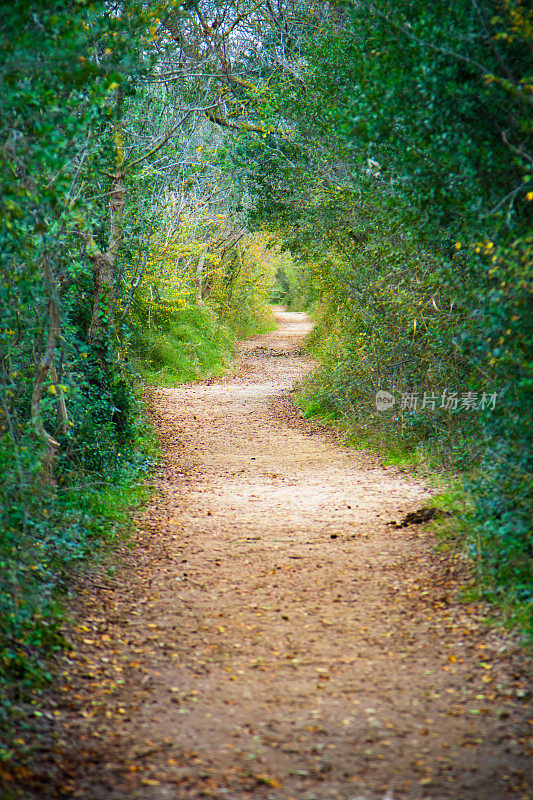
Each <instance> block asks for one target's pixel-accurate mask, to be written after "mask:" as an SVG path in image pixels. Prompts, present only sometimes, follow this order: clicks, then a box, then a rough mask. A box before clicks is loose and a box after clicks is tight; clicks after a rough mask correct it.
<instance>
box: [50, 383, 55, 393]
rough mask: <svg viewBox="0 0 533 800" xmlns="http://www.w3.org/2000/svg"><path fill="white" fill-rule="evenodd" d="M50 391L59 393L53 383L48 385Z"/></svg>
mask: <svg viewBox="0 0 533 800" xmlns="http://www.w3.org/2000/svg"><path fill="white" fill-rule="evenodd" d="M48 391H49V392H50V394H57V389H56V387H55V386H54V384H53V383H52V384H51V385H50V386H49V387H48Z"/></svg>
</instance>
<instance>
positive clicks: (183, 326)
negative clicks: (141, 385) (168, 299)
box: [130, 302, 233, 386]
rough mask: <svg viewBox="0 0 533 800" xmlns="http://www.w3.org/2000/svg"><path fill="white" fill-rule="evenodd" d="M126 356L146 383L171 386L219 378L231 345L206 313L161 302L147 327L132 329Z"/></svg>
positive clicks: (224, 330) (227, 334) (226, 333)
mask: <svg viewBox="0 0 533 800" xmlns="http://www.w3.org/2000/svg"><path fill="white" fill-rule="evenodd" d="M141 311H142V308H141V309H140V310H139V309H137V312H136V313H137V315H140V313H141ZM154 317H155V318H154ZM130 354H131V357H132V361H133V365H134V367H135V369H136V370H137V371H138V373H139V374H140V375H141V377H142V379H143V380H145V381H146V382H147V383H149V384H152V385H153V386H174V385H176V384H178V383H185V382H187V381H194V380H204V379H206V378H209V377H211V376H213V375H220V374H222V373H223V372H224V371H225V370H227V369H228V366H229V364H230V363H231V359H232V356H233V341H232V336H231V334H230V331H229V330H228V329H227V328H226V327H225V326H223V325H221V324H220V322H219V321H218V319H217V317H216V316H215V314H214V313H213V312H212V311H210V310H209V309H207V308H198V307H195V306H193V307H190V308H178V307H176V306H172V305H171V304H170V303H165V302H161V303H160V304H159V307H158V309H157V313H156V314H154V313H152V319H151V320H150V321H149V324H148V325H147V324H144V325H143V326H141V325H138V326H136V328H135V335H134V337H133V339H132V341H131V343H130Z"/></svg>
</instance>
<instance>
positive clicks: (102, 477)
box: [0, 0, 533, 724]
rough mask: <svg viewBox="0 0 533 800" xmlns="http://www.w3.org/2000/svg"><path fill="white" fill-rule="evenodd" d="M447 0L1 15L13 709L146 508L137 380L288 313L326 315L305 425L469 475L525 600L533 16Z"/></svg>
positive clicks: (497, 572)
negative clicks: (74, 599)
mask: <svg viewBox="0 0 533 800" xmlns="http://www.w3.org/2000/svg"><path fill="white" fill-rule="evenodd" d="M452 6H453V7H448V6H447V7H446V11H445V13H443V12H442V9H441V8H440V6H438V5H437V6H432V5H431V4H429V5H428V4H427V3H421V2H414V0H413V1H412V2H407V3H405V2H401V3H400V2H395V1H394V2H388V3H382V2H380V0H376V2H373V3H371V2H366V1H365V0H361V1H360V2H355V1H354V2H350V3H327V4H326V3H321V2H301V3H300V2H296V1H295V2H293V1H292V0H288V1H287V2H280V3H278V4H277V5H276V6H275V7H274V5H273V4H271V3H270V2H269V0H265V2H263V3H258V4H247V3H245V2H244V3H243V2H238V0H235V2H233V1H232V0H229V1H228V2H222V1H221V2H212V1H211V0H205V2H199V3H196V4H195V3H192V4H183V5H180V4H179V3H177V2H175V0H172V2H171V1H170V0H164V2H159V3H145V4H142V5H141V4H138V3H129V2H117V3H114V2H111V3H101V2H95V3H92V4H85V3H72V2H68V0H64V1H62V0H54V2H41V1H40V0H32V1H31V2H26V1H25V2H22V1H21V0H20V1H18V2H17V1H16V2H14V3H12V4H10V5H9V6H6V8H5V9H3V15H2V21H1V22H0V37H1V40H2V48H1V56H0V59H1V60H0V67H1V74H2V94H1V97H0V134H1V140H0V181H1V197H2V200H1V204H0V225H1V227H0V237H1V264H0V270H1V285H0V308H1V325H0V370H1V374H0V404H1V415H0V466H1V470H0V476H1V477H0V496H1V516H0V584H1V585H0V665H1V667H2V670H1V671H2V679H1V680H2V691H3V700H2V704H1V709H0V714H1V721H2V722H4V723H6V724H7V723H8V722H9V719H10V715H13V714H15V713H18V712H16V709H17V708H18V707H19V704H20V703H21V702H22V701H23V700H27V699H28V698H31V696H32V692H33V691H34V690H35V689H36V687H38V686H39V685H42V684H43V682H46V680H47V679H48V678H49V674H48V672H47V667H46V666H45V660H44V657H45V656H46V654H49V653H50V652H53V651H54V650H55V649H59V648H61V646H62V642H61V634H60V621H61V611H60V606H59V599H60V597H61V595H62V594H64V593H68V591H69V586H70V585H71V582H72V580H71V579H72V575H73V574H74V571H75V570H77V569H79V568H84V565H86V564H87V563H89V561H88V560H89V559H90V558H92V557H93V554H94V552H95V550H98V549H100V550H101V549H102V548H104V549H105V547H107V546H111V545H112V544H113V541H114V540H115V537H117V536H119V535H121V534H120V531H123V530H124V525H125V524H126V519H127V513H126V509H127V507H128V505H129V504H131V503H133V502H137V501H139V500H140V498H141V497H142V494H143V490H142V488H141V482H142V478H143V475H145V474H146V472H147V471H148V470H149V469H150V468H151V466H152V465H153V463H154V459H155V457H156V456H155V450H154V445H153V441H152V437H151V434H150V431H149V429H148V427H147V425H146V422H145V421H144V416H143V413H142V400H141V394H142V382H143V381H144V382H148V383H151V384H156V385H172V384H174V383H176V382H179V381H183V380H193V379H199V378H200V379H204V378H207V377H208V376H210V375H213V374H218V373H220V372H221V371H222V370H224V369H227V368H228V366H229V364H230V361H231V354H232V343H233V341H234V340H235V338H236V337H239V336H245V335H251V334H253V333H255V332H260V331H264V330H267V329H268V328H269V326H271V325H272V318H271V316H270V312H269V310H268V301H269V300H270V301H276V302H285V303H287V304H289V305H290V306H291V307H293V308H297V309H303V308H305V309H309V310H310V311H311V313H312V314H313V315H314V316H315V319H316V320H317V326H316V328H315V331H314V334H313V338H312V341H311V343H310V347H311V348H312V351H313V353H314V354H315V355H316V356H317V358H318V360H319V362H320V367H319V369H318V372H317V374H316V376H314V377H313V378H312V379H311V380H310V381H309V383H308V384H307V385H306V386H305V387H304V389H303V394H302V399H301V402H302V403H303V407H304V409H305V413H306V414H314V413H317V414H318V413H320V414H324V415H327V416H328V418H329V419H335V420H341V419H342V420H344V421H345V422H346V423H347V425H349V427H350V430H351V436H352V439H353V441H354V442H355V443H359V444H364V445H370V446H372V447H377V448H378V449H380V450H381V451H382V452H383V453H385V454H388V456H389V457H395V458H404V457H407V458H411V459H412V458H413V457H414V458H415V460H418V461H423V462H424V463H427V465H428V467H430V468H432V469H437V470H439V471H441V472H443V473H446V474H450V475H453V476H455V477H456V478H457V477H458V476H459V477H460V479H461V481H462V486H464V491H465V492H468V497H469V498H470V500H469V502H468V504H467V505H466V509H467V510H466V512H465V513H464V514H461V516H462V517H463V518H466V523H465V525H463V523H461V525H463V528H461V533H460V535H461V537H462V541H463V542H464V546H465V547H467V548H468V549H469V551H470V553H471V556H472V558H473V559H474V561H475V563H476V564H477V565H478V574H479V578H480V585H482V587H483V591H484V592H485V593H486V595H487V596H488V597H491V598H493V599H495V600H497V601H498V602H500V603H502V602H504V603H508V604H509V603H510V604H511V606H512V608H513V609H515V612H516V613H519V615H520V618H521V619H522V620H524V619H525V618H526V617H527V616H528V613H529V612H528V609H530V608H531V519H532V518H533V515H532V508H531V498H532V497H533V491H532V489H533V487H532V485H531V449H530V436H531V423H532V405H531V397H532V394H531V388H532V384H533V379H532V373H531V343H532V338H533V334H532V328H531V325H532V318H531V313H530V303H531V281H532V240H531V229H530V216H531V208H533V184H532V183H530V178H531V167H532V163H533V162H532V155H531V147H530V143H531V127H530V126H531V122H530V120H529V117H528V112H529V107H530V103H531V77H530V76H529V77H528V75H529V70H530V66H531V59H530V54H531V44H532V38H531V25H532V17H531V13H530V12H529V11H528V10H527V7H526V5H525V4H522V3H521V2H520V1H519V0H502V2H498V1H497V0H494V1H493V0H482V1H480V2H476V3H473V2H471V0H460V1H459V2H456V3H454V4H452ZM378 391H385V392H388V393H389V395H392V396H393V397H394V401H395V402H394V406H393V407H392V408H390V409H389V410H388V411H378V409H377V407H376V393H377V392H378ZM413 454H415V455H414V456H413ZM465 496H466V495H465ZM117 508H118V509H123V511H124V514H123V513H122V511H116V510H111V509H117ZM463 521H464V519H463ZM458 530H459V528H458ZM458 535H459V534H458ZM515 612H513V613H515Z"/></svg>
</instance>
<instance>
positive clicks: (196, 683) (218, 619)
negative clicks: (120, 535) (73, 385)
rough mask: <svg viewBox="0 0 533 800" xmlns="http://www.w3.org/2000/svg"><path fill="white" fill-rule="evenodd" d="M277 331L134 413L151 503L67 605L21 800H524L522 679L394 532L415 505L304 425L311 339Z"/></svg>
mask: <svg viewBox="0 0 533 800" xmlns="http://www.w3.org/2000/svg"><path fill="white" fill-rule="evenodd" d="M278 320H279V323H280V327H279V329H278V330H277V331H276V332H274V333H269V334H266V335H262V336H256V337H254V338H252V339H250V340H247V341H245V342H242V343H241V344H240V351H241V356H240V368H239V370H238V372H237V373H236V374H235V375H234V376H232V377H230V378H227V377H225V378H221V379H217V380H212V381H210V382H207V383H203V384H188V385H182V386H180V387H178V388H173V389H154V390H152V394H151V408H152V411H151V413H152V416H153V419H154V422H155V424H156V425H157V427H158V429H159V435H160V441H161V446H162V449H163V451H164V461H163V465H162V468H161V470H160V474H159V476H158V478H157V487H158V492H157V495H156V497H155V498H154V500H153V501H152V502H151V503H150V505H149V506H148V507H147V508H146V510H145V511H144V512H143V514H142V516H141V517H140V518H139V520H138V531H137V535H136V541H135V549H134V550H133V551H126V552H125V554H124V561H123V563H122V565H119V566H118V567H117V571H116V574H115V575H114V576H113V577H112V578H111V577H105V576H104V575H102V576H100V577H98V578H94V580H93V581H92V583H91V582H88V584H87V585H86V587H85V589H84V594H83V595H82V596H83V597H84V599H83V602H82V605H81V607H80V608H79V610H78V622H77V624H76V625H75V626H74V627H73V629H72V630H71V632H70V636H71V639H72V643H73V648H72V652H71V653H70V655H69V660H68V663H67V664H66V665H65V669H64V670H63V681H64V685H63V686H62V687H60V690H58V693H57V694H56V695H55V699H54V698H52V700H51V708H52V709H53V710H52V713H51V714H50V715H49V716H53V718H54V720H55V724H54V730H53V736H54V737H55V738H54V745H53V748H52V747H51V748H50V749H49V751H48V752H47V753H46V755H45V756H43V763H42V764H41V765H40V766H38V765H37V766H34V768H33V772H32V773H31V775H30V776H29V777H28V776H26V777H25V778H24V781H23V782H25V783H26V788H27V794H25V796H30V795H31V792H30V791H29V788H28V787H33V788H32V791H33V792H34V793H35V796H39V797H47V796H53V797H59V796H67V797H70V796H71V797H82V798H91V800H118V799H119V798H142V800H163V798H177V799H179V798H184V800H185V798H187V799H188V798H200V797H213V798H229V800H241V798H265V800H290V798H294V799H295V800H301V799H302V798H303V799H304V800H313V798H316V800H325V799H326V798H342V799H343V800H352V798H367V800H374V798H381V797H383V795H384V794H385V793H387V792H391V794H392V797H394V798H398V799H401V798H411V799H413V800H414V798H432V799H433V800H440V798H454V799H455V800H458V799H459V798H460V799H461V800H470V799H471V800H474V799H475V800H480V798H491V799H492V800H497V799H498V798H502V800H503V798H508V797H510V796H514V797H523V798H525V797H526V796H527V795H528V789H527V764H528V762H527V760H526V754H525V745H526V735H527V733H526V729H527V707H526V695H527V688H526V679H525V664H524V657H523V656H522V655H520V651H519V650H518V648H517V647H516V645H515V644H513V640H512V639H511V637H509V636H506V635H504V634H502V633H496V632H495V631H494V630H491V629H489V628H487V627H485V626H484V625H483V614H484V609H483V608H481V607H480V606H479V605H476V604H464V603H463V604H461V603H460V602H459V601H458V600H457V592H458V590H459V589H460V587H461V585H462V582H463V581H464V579H465V576H466V575H467V573H466V572H465V570H466V567H465V564H464V562H463V560H462V559H461V558H458V557H454V556H452V555H443V554H439V553H437V552H436V551H435V548H434V545H435V542H434V540H433V538H432V535H431V533H429V532H428V531H427V530H426V529H423V528H421V527H420V526H418V527H417V526H411V527H404V528H395V527H393V526H392V525H390V524H388V523H391V522H392V521H396V522H398V521H400V520H401V519H402V518H403V517H404V515H406V514H407V513H408V512H411V511H414V510H416V509H418V508H420V506H421V505H422V504H423V502H424V501H425V500H426V499H427V498H428V496H429V492H428V489H427V487H425V486H424V485H423V484H422V483H421V482H420V481H416V480H413V479H406V478H405V477H403V476H402V475H401V474H400V473H399V472H398V471H397V470H396V469H395V468H383V467H381V466H379V465H378V464H377V463H376V462H375V460H374V459H373V457H372V456H370V455H369V454H364V453H361V452H357V451H353V450H349V449H347V448H344V447H342V445H341V443H340V441H339V436H338V435H337V434H335V433H334V432H331V430H328V429H327V428H326V427H322V426H320V425H317V424H316V423H312V422H308V421H304V420H302V419H300V417H299V415H298V413H297V412H296V411H295V410H294V407H293V406H292V404H291V401H290V391H291V388H292V387H293V385H294V383H295V381H297V380H299V379H300V378H301V377H302V376H303V375H304V374H305V373H306V372H307V371H308V370H310V369H311V368H312V362H311V361H310V360H309V359H308V358H307V357H305V356H302V355H301V354H300V347H301V344H302V339H303V337H304V335H305V333H306V332H307V331H309V330H310V322H309V320H308V318H307V317H306V316H305V315H302V314H294V313H293V314H289V313H283V312H281V311H280V312H279V313H278ZM18 777H19V780H20V778H21V775H19V776H18Z"/></svg>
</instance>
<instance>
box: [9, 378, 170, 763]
mask: <svg viewBox="0 0 533 800" xmlns="http://www.w3.org/2000/svg"><path fill="white" fill-rule="evenodd" d="M128 394H129V397H128V402H129V404H130V414H131V417H132V418H131V420H130V422H131V425H132V427H133V428H134V430H132V432H131V438H130V439H129V441H128V443H127V445H126V443H122V446H121V449H120V452H118V453H117V454H116V455H117V458H116V459H114V463H113V465H112V469H111V470H110V471H108V472H107V473H106V472H105V471H103V472H101V473H100V474H98V473H97V471H96V470H95V469H89V468H88V466H87V465H88V464H90V462H91V461H92V459H93V457H94V454H93V456H91V457H90V458H89V459H84V458H82V457H81V458H80V457H79V456H78V457H77V458H72V459H71V460H70V462H69V461H68V459H67V457H66V456H65V458H64V459H63V463H62V464H61V465H60V467H59V468H58V480H57V483H56V484H52V485H44V484H42V482H41V483H40V484H39V483H35V482H28V483H25V484H22V485H21V486H20V487H19V489H18V491H14V492H13V495H12V498H11V502H9V501H7V499H6V496H4V503H3V507H2V526H1V536H0V576H1V578H0V579H1V589H0V664H1V670H0V692H1V695H0V734H1V739H0V760H5V759H7V758H9V756H10V752H11V750H10V745H9V739H10V734H11V730H12V726H13V724H15V723H16V721H17V720H20V719H21V718H24V716H25V714H26V713H27V708H28V704H30V703H33V704H35V702H36V699H37V698H38V696H39V692H40V690H41V688H42V687H44V686H46V685H47V684H49V683H50V681H51V680H52V678H53V676H52V672H51V669H52V668H51V666H50V664H51V662H50V658H51V657H52V656H53V655H54V654H55V653H58V652H60V651H61V650H62V649H63V647H64V645H65V642H64V639H63V635H62V625H63V622H64V619H65V603H66V601H67V600H68V598H69V596H70V592H71V591H72V585H73V582H74V580H75V578H76V576H79V575H80V574H81V573H82V572H84V571H85V570H88V569H92V568H94V566H95V564H96V563H97V562H99V561H101V560H102V559H103V558H104V557H105V555H106V553H108V552H110V551H111V550H112V549H113V548H114V547H115V546H116V545H117V543H118V542H119V541H121V540H123V538H124V537H125V536H127V533H128V530H129V528H130V525H131V511H132V509H133V508H134V507H136V506H138V505H140V504H141V503H142V502H143V501H144V500H145V499H146V498H147V497H148V495H149V492H150V490H149V488H148V487H147V486H146V485H145V483H144V476H145V475H146V473H147V471H148V470H149V469H150V468H151V466H152V465H153V464H154V463H155V460H156V457H157V449H156V443H155V437H154V435H153V432H152V430H151V428H150V426H149V424H148V422H147V420H146V418H145V415H144V413H143V408H142V405H141V403H140V399H139V398H138V397H136V396H135V393H134V390H133V387H132V386H131V384H130V385H129V388H128ZM89 438H90V437H89ZM5 444H6V443H5V442H4V445H5ZM5 450H7V447H6V448H5ZM5 450H4V451H3V452H4V453H5ZM21 451H23V452H24V451H25V448H24V446H22V447H21ZM26 452H27V453H28V463H27V464H25V465H24V466H25V467H26V469H27V471H28V472H29V473H30V474H31V463H30V461H31V457H32V454H31V451H29V450H26ZM67 452H68V451H67ZM108 455H109V454H108ZM35 468H37V465H35ZM9 479H10V475H9V473H5V474H4V484H3V486H2V489H5V488H6V481H9ZM20 493H22V494H23V496H22V497H21V496H20Z"/></svg>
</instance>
